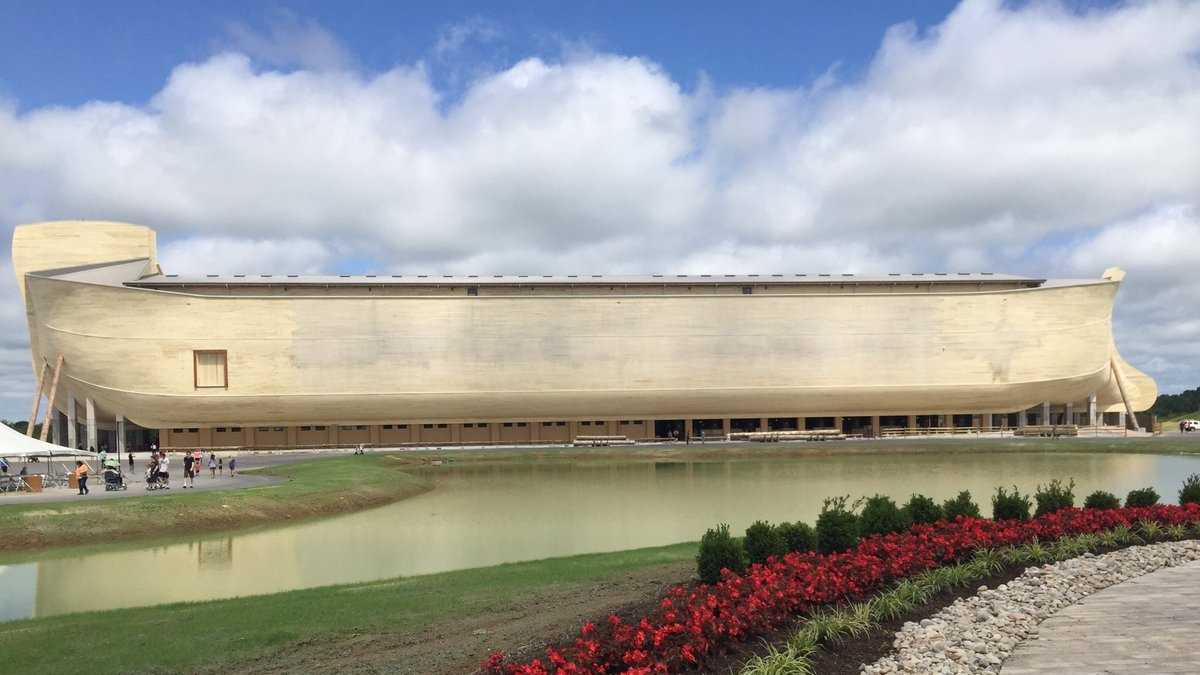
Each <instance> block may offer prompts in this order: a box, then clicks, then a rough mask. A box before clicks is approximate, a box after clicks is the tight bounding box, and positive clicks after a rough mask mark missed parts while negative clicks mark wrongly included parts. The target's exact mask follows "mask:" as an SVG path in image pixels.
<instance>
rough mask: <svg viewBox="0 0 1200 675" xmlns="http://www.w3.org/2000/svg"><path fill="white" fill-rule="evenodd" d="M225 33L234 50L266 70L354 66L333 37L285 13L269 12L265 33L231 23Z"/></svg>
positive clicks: (305, 21)
mask: <svg viewBox="0 0 1200 675" xmlns="http://www.w3.org/2000/svg"><path fill="white" fill-rule="evenodd" d="M226 33H227V34H228V38H229V42H230V45H231V47H232V48H233V49H235V50H237V51H239V52H241V53H243V54H247V55H249V56H251V57H252V58H254V59H256V60H258V61H260V62H262V63H264V64H266V65H269V66H277V67H291V66H299V67H302V68H315V69H321V70H327V69H333V70H340V69H345V68H349V67H351V66H353V65H354V62H355V60H354V57H353V56H351V54H350V52H349V51H347V50H346V48H345V47H344V46H342V44H341V42H339V41H338V39H337V38H336V37H335V36H334V35H333V34H332V33H330V32H329V31H327V30H325V28H324V27H322V26H321V25H320V24H318V23H317V22H315V21H313V20H311V19H303V18H301V17H299V16H297V15H296V14H294V13H293V12H290V11H287V10H277V11H274V12H272V13H271V15H270V16H269V17H268V18H267V25H266V30H264V31H260V30H256V29H254V28H252V27H251V26H248V25H246V24H244V23H241V22H233V23H230V24H229V25H228V26H226Z"/></svg>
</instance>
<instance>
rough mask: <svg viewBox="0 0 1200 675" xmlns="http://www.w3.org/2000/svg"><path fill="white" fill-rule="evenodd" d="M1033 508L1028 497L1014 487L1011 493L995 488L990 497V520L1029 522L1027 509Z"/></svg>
mask: <svg viewBox="0 0 1200 675" xmlns="http://www.w3.org/2000/svg"><path fill="white" fill-rule="evenodd" d="M1032 506H1033V503H1032V501H1031V500H1030V499H1029V496H1028V495H1023V494H1021V491H1020V490H1018V489H1017V486H1016V485H1014V486H1013V489H1012V492H1009V491H1008V490H1005V489H1004V488H1002V487H1001V488H996V494H995V496H993V497H992V520H1029V509H1030V508H1031V507H1032Z"/></svg>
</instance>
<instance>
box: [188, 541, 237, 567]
mask: <svg viewBox="0 0 1200 675" xmlns="http://www.w3.org/2000/svg"><path fill="white" fill-rule="evenodd" d="M196 565H197V566H198V567H199V568H200V569H202V570H203V569H209V570H228V569H232V568H233V537H224V538H221V539H210V540H208V541H198V542H196Z"/></svg>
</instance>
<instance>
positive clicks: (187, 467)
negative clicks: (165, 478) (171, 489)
mask: <svg viewBox="0 0 1200 675" xmlns="http://www.w3.org/2000/svg"><path fill="white" fill-rule="evenodd" d="M195 475H196V460H195V459H193V458H192V453H190V452H185V453H183V489H184V490H186V489H188V488H190V487H192V486H193V485H195V481H194V480H193V476H195Z"/></svg>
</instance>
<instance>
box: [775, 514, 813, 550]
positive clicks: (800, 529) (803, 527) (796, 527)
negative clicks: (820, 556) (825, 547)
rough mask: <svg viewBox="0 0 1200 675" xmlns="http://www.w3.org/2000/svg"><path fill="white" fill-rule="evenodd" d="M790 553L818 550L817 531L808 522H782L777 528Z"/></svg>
mask: <svg viewBox="0 0 1200 675" xmlns="http://www.w3.org/2000/svg"><path fill="white" fill-rule="evenodd" d="M775 529H777V530H778V531H779V534H780V536H782V537H783V541H784V543H785V544H787V550H788V552H789V553H808V552H809V551H815V550H817V533H816V531H815V530H813V528H812V526H811V525H809V524H808V523H802V522H800V521H796V522H794V523H780V524H779V525H778V526H776V528H775Z"/></svg>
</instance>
